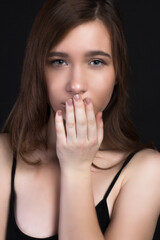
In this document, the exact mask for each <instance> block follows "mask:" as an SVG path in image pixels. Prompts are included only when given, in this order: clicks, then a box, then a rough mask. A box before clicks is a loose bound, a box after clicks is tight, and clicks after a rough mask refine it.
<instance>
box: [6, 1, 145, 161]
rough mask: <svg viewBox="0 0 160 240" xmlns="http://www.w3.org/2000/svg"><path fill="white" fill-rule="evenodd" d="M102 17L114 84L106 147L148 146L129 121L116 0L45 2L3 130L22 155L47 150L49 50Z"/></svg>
mask: <svg viewBox="0 0 160 240" xmlns="http://www.w3.org/2000/svg"><path fill="white" fill-rule="evenodd" d="M96 19H99V20H101V21H102V22H103V24H104V25H105V26H106V28H107V29H108V31H109V33H110V37H111V48H112V56H113V64H114V69H115V72H116V82H117V84H116V85H115V88H114V91H113V95H112V97H111V100H110V102H109V104H108V106H107V107H106V109H105V110H104V112H103V121H104V139H103V146H105V148H106V149H112V150H120V151H127V152H132V151H137V150H139V149H142V148H143V147H144V145H143V144H142V143H141V142H140V140H139V137H138V134H137V132H136V130H135V128H134V126H133V124H132V123H131V121H130V120H129V117H128V110H127V106H128V100H127V99H128V95H127V78H128V60H127V47H126V41H125V37H124V30H123V25H122V21H121V18H120V14H119V11H118V8H117V6H116V4H115V3H114V1H112V0H47V1H46V2H45V4H44V6H43V7H42V9H41V10H40V12H39V14H38V15H37V17H36V19H35V22H34V24H33V27H32V29H31V32H30V35H29V38H28V42H27V47H26V54H25V59H24V65H23V71H22V79H21V88H20V93H19V96H18V98H17V101H16V103H15V105H14V107H13V109H12V111H11V113H10V115H9V117H8V119H7V121H6V123H5V125H4V127H3V132H6V133H9V136H10V142H11V146H12V148H13V150H14V151H16V152H17V154H19V155H21V156H22V157H23V156H24V154H26V153H29V152H32V151H33V150H35V149H36V148H40V147H45V148H47V133H46V129H45V126H46V125H47V122H48V119H49V116H50V108H49V104H48V97H47V89H46V84H45V74H44V67H45V63H46V58H47V56H48V53H49V52H50V50H51V48H53V47H54V46H56V44H57V43H59V42H60V41H61V40H62V39H63V38H64V37H65V36H66V34H67V33H68V32H69V31H70V30H72V29H73V28H75V27H76V26H78V25H80V24H83V23H85V22H89V21H94V20H96Z"/></svg>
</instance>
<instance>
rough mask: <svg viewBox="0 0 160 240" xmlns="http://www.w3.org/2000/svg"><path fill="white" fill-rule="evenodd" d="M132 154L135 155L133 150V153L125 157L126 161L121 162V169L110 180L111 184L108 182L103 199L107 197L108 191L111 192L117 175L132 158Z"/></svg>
mask: <svg viewBox="0 0 160 240" xmlns="http://www.w3.org/2000/svg"><path fill="white" fill-rule="evenodd" d="M134 155H135V152H134V153H131V154H130V155H129V156H128V157H127V159H126V161H125V162H124V163H123V165H122V167H121V169H120V170H119V171H118V173H117V174H116V175H115V177H114V178H113V180H112V182H111V184H110V186H109V188H108V190H107V192H106V194H105V195H104V199H106V198H107V197H108V195H109V194H110V192H111V190H112V188H113V186H114V184H115V183H116V181H117V179H118V177H119V175H120V174H121V172H122V170H123V168H125V166H126V165H127V164H128V163H129V162H130V160H131V159H132V157H133V156H134Z"/></svg>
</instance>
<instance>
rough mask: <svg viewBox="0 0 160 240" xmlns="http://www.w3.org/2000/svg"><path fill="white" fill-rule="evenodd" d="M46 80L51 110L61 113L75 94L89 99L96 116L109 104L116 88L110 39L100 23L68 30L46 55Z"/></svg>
mask: <svg viewBox="0 0 160 240" xmlns="http://www.w3.org/2000/svg"><path fill="white" fill-rule="evenodd" d="M45 77H46V84H47V91H48V98H49V102H50V106H51V107H52V109H53V111H54V112H55V111H57V110H62V112H63V116H64V119H65V102H66V100H67V99H69V98H72V97H73V96H74V95H75V94H79V95H81V97H82V99H85V98H86V97H88V98H91V100H92V103H93V106H94V111H95V114H97V112H98V111H103V110H104V109H105V108H106V106H107V104H108V103H109V101H110V98H111V96H112V92H113V89H114V85H115V70H114V66H113V59H112V52H111V40H110V35H109V32H108V30H107V29H106V27H105V26H104V24H103V23H102V22H101V21H100V20H95V21H92V22H88V23H84V24H82V25H79V26H77V27H76V28H74V29H73V30H71V31H70V32H69V33H68V34H67V35H66V37H65V38H64V39H63V40H62V41H61V42H60V43H59V44H57V45H56V46H55V47H53V48H52V49H51V51H50V53H49V56H48V58H47V61H46V66H45Z"/></svg>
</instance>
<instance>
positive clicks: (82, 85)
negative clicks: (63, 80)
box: [66, 66, 87, 95]
mask: <svg viewBox="0 0 160 240" xmlns="http://www.w3.org/2000/svg"><path fill="white" fill-rule="evenodd" d="M66 91H67V92H69V93H71V94H73V95H75V94H82V93H84V92H86V91H87V81H86V75H85V73H84V71H83V69H82V68H80V67H79V66H77V67H73V68H72V69H71V70H70V73H69V76H68V81H67V85H66Z"/></svg>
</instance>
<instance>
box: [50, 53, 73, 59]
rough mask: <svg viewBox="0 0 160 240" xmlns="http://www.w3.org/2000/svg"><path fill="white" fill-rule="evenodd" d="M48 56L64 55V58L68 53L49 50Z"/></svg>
mask: <svg viewBox="0 0 160 240" xmlns="http://www.w3.org/2000/svg"><path fill="white" fill-rule="evenodd" d="M48 57H64V58H68V57H69V55H68V54H67V53H64V52H50V53H49V55H48Z"/></svg>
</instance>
